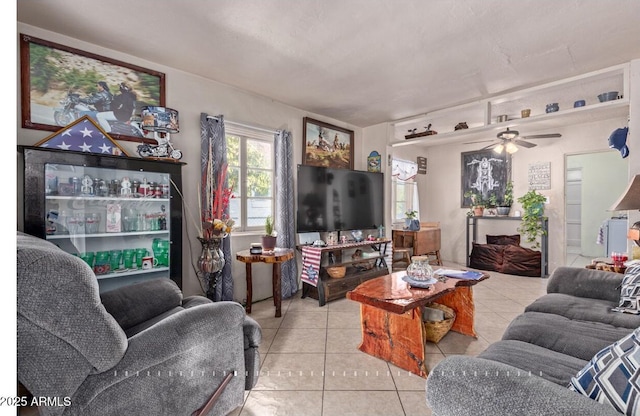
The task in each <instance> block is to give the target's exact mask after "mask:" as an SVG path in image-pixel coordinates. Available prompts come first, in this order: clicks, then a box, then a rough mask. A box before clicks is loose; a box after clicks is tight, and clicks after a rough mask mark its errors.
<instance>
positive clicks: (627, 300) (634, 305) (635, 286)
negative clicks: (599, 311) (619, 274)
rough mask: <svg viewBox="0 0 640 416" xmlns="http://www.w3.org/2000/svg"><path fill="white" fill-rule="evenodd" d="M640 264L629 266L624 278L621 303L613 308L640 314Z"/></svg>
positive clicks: (617, 310) (618, 310)
mask: <svg viewBox="0 0 640 416" xmlns="http://www.w3.org/2000/svg"><path fill="white" fill-rule="evenodd" d="M639 301H640V264H634V265H632V266H629V267H628V268H627V270H626V271H625V273H624V278H623V279H622V289H621V290H620V304H619V305H618V307H617V308H613V309H612V310H613V311H616V312H626V313H633V314H636V315H637V314H640V305H639Z"/></svg>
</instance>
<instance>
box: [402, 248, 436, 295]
mask: <svg viewBox="0 0 640 416" xmlns="http://www.w3.org/2000/svg"><path fill="white" fill-rule="evenodd" d="M402 280H404V281H405V282H407V283H409V285H410V286H412V287H419V288H429V287H431V286H432V285H433V284H435V283H437V282H438V279H436V278H434V277H433V269H432V268H431V265H430V264H429V257H428V256H413V257H411V264H410V265H409V267H407V275H406V276H404V277H403V278H402Z"/></svg>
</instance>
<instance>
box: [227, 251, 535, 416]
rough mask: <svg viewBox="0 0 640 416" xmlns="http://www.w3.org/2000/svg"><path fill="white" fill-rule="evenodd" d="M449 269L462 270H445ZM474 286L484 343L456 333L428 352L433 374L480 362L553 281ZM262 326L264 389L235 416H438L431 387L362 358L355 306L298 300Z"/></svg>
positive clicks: (494, 278) (268, 310) (260, 313)
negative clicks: (439, 367) (454, 358)
mask: <svg viewBox="0 0 640 416" xmlns="http://www.w3.org/2000/svg"><path fill="white" fill-rule="evenodd" d="M445 267H461V266H460V265H456V264H452V263H447V262H445ZM490 274H491V278H490V279H488V280H486V281H483V282H481V283H479V284H478V285H476V286H474V288H473V291H474V297H475V306H476V331H477V333H478V335H479V336H478V339H473V338H471V337H467V336H463V335H460V334H458V333H455V332H450V333H449V334H447V335H446V336H445V338H443V339H442V340H441V341H440V342H439V343H438V344H437V345H436V344H429V345H428V346H427V351H426V353H427V356H428V359H427V367H428V368H433V367H434V366H435V365H436V364H437V363H438V362H440V360H442V359H443V358H444V357H446V356H448V355H453V354H466V355H477V354H478V353H480V352H481V351H482V350H484V349H485V348H486V347H487V346H488V345H489V344H490V343H492V342H495V341H497V340H499V339H500V338H501V336H502V333H503V331H504V329H505V328H506V326H507V325H508V324H509V322H510V321H511V320H512V319H513V318H514V317H515V316H517V315H518V314H520V313H522V312H523V310H524V307H525V306H526V305H528V304H529V303H531V302H533V301H534V300H535V299H537V298H538V297H539V296H541V295H542V294H544V293H545V288H546V284H547V279H541V278H532V277H521V276H510V275H502V274H500V273H495V272H491V273H490ZM252 309H253V311H252V313H251V316H252V317H253V318H254V319H256V320H257V321H258V322H259V323H260V325H261V326H262V337H263V339H262V344H261V345H260V354H261V361H262V364H261V369H260V370H261V371H260V377H259V379H258V384H257V385H256V387H255V388H254V389H253V390H252V391H251V392H247V393H245V402H244V404H243V406H242V407H239V408H238V409H236V410H235V411H233V412H232V413H231V415H233V416H250V415H252V416H258V415H259V416H271V415H278V416H283V415H292V416H293V415H295V416H347V415H367V416H375V415H384V416H395V415H397V416H404V415H407V416H409V415H422V416H425V415H430V414H431V411H430V409H429V408H428V407H427V405H426V402H425V385H426V384H425V379H423V378H420V377H418V376H415V375H413V374H411V373H409V372H407V371H406V370H402V369H400V368H398V367H395V366H394V365H392V364H388V363H387V362H385V361H383V360H380V359H378V358H374V357H372V356H369V355H368V354H365V353H363V352H360V351H359V350H358V349H357V347H358V345H359V344H360V340H361V337H360V308H359V304H358V303H356V302H353V301H350V300H347V299H341V300H336V301H332V302H329V303H327V304H326V305H325V306H323V307H319V306H318V301H317V300H315V299H311V298H305V299H301V297H300V294H299V293H298V294H297V295H295V296H294V297H292V298H290V299H286V300H284V301H283V304H282V317H281V318H274V317H273V316H274V312H275V309H274V306H273V300H272V299H267V300H264V301H261V302H257V303H254V304H253V308H252Z"/></svg>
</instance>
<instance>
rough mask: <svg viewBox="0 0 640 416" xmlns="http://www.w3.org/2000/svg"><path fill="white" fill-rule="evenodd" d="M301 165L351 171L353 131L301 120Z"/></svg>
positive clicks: (308, 119)
mask: <svg viewBox="0 0 640 416" xmlns="http://www.w3.org/2000/svg"><path fill="white" fill-rule="evenodd" d="M302 131H303V142H302V164H303V165H312V166H324V167H328V168H342V169H353V140H354V133H353V130H347V129H343V128H342V127H338V126H334V125H332V124H328V123H324V122H322V121H318V120H314V119H312V118H309V117H305V118H304V119H303V130H302Z"/></svg>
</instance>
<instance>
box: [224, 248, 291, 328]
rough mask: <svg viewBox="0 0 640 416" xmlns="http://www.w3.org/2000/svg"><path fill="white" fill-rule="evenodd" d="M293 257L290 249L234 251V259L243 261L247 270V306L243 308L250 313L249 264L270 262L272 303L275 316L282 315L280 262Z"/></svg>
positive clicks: (250, 287) (251, 283)
mask: <svg viewBox="0 0 640 416" xmlns="http://www.w3.org/2000/svg"><path fill="white" fill-rule="evenodd" d="M293 257H294V252H293V250H292V249H284V250H277V251H275V252H273V253H269V254H251V253H250V252H249V250H242V251H239V252H237V253H236V259H237V260H238V261H241V262H243V263H245V267H246V272H247V306H246V307H245V310H246V311H247V313H251V298H252V296H253V282H252V278H251V265H252V264H253V263H271V264H273V271H272V274H271V277H272V279H273V281H272V283H271V284H272V288H273V289H272V290H273V304H274V305H275V307H276V318H279V317H281V316H282V289H281V284H280V283H281V282H280V270H281V267H282V266H281V264H282V263H284V262H285V261H288V260H291V259H292V258H293Z"/></svg>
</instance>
